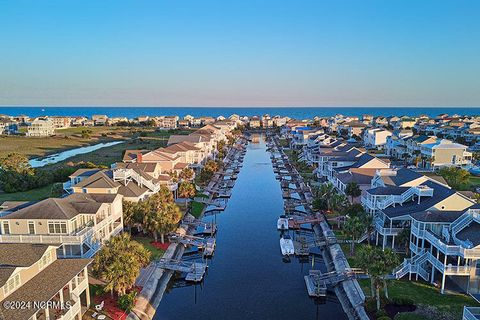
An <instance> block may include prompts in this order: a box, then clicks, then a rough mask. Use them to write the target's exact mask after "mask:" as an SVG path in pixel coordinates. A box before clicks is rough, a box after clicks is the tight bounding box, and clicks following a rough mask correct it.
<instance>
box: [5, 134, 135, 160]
mask: <svg viewBox="0 0 480 320" xmlns="http://www.w3.org/2000/svg"><path fill="white" fill-rule="evenodd" d="M82 130H90V131H91V133H90V138H82V136H81V132H82ZM129 130H130V129H129V128H122V127H91V128H85V127H72V128H68V129H62V130H57V132H56V135H55V136H54V137H42V138H34V137H26V136H1V137H0V154H5V153H10V152H17V153H21V154H23V155H26V156H28V157H38V156H45V155H48V154H52V153H55V152H59V151H62V150H67V149H73V148H77V147H81V146H86V145H91V144H96V143H99V142H103V141H111V140H115V139H125V138H128V137H129V136H131V135H132V134H131V133H130V131H129Z"/></svg>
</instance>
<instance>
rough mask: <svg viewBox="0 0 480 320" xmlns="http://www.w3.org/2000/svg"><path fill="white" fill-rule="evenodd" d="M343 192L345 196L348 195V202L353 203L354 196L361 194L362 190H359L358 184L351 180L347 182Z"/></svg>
mask: <svg viewBox="0 0 480 320" xmlns="http://www.w3.org/2000/svg"><path fill="white" fill-rule="evenodd" d="M345 194H346V195H347V196H350V198H351V199H350V202H352V203H353V199H354V198H356V197H359V196H360V195H361V194H362V190H360V187H359V186H358V183H356V182H355V181H352V182H350V183H348V184H347V186H346V187H345Z"/></svg>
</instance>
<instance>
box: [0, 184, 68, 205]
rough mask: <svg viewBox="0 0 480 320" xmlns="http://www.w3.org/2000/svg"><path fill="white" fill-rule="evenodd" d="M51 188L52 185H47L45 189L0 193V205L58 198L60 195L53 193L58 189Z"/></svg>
mask: <svg viewBox="0 0 480 320" xmlns="http://www.w3.org/2000/svg"><path fill="white" fill-rule="evenodd" d="M53 186H54V184H49V185H47V186H45V187H41V188H38V189H32V190H29V191H23V192H14V193H0V203H2V202H4V201H37V200H43V199H46V198H49V197H58V196H60V194H59V193H58V192H56V191H55V190H58V188H53ZM52 188H53V189H52Z"/></svg>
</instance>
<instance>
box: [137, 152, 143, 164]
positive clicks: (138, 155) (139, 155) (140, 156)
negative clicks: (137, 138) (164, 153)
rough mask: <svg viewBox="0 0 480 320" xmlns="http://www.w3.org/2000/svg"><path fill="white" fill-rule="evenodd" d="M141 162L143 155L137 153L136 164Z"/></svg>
mask: <svg viewBox="0 0 480 320" xmlns="http://www.w3.org/2000/svg"><path fill="white" fill-rule="evenodd" d="M142 162H143V154H142V153H141V152H139V153H137V163H142Z"/></svg>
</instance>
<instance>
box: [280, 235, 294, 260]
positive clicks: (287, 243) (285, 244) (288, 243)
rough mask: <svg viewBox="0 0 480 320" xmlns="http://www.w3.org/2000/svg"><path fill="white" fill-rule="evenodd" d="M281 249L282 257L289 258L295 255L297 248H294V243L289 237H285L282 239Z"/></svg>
mask: <svg viewBox="0 0 480 320" xmlns="http://www.w3.org/2000/svg"><path fill="white" fill-rule="evenodd" d="M280 249H281V250H282V255H284V256H285V255H286V256H289V255H291V254H294V253H295V248H294V246H293V241H292V239H291V238H290V236H289V235H285V236H283V237H281V238H280Z"/></svg>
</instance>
